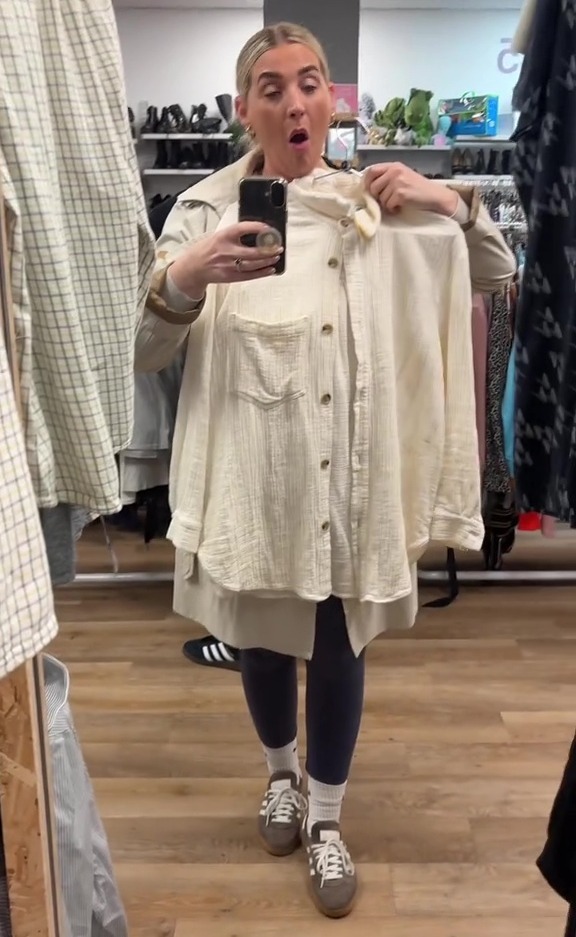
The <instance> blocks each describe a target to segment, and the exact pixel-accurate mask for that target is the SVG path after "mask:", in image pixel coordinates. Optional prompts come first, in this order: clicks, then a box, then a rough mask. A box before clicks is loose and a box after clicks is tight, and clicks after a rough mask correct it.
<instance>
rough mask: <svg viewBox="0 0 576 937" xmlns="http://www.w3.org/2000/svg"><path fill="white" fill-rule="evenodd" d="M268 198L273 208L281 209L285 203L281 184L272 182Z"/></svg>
mask: <svg viewBox="0 0 576 937" xmlns="http://www.w3.org/2000/svg"><path fill="white" fill-rule="evenodd" d="M270 198H271V201H272V204H273V206H274V208H283V207H284V203H285V194H284V186H283V185H282V183H281V182H273V183H272V186H271V188H270Z"/></svg>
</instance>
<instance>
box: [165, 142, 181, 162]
mask: <svg viewBox="0 0 576 937" xmlns="http://www.w3.org/2000/svg"><path fill="white" fill-rule="evenodd" d="M181 149H182V148H181V146H180V141H179V140H170V142H169V143H168V169H179V168H180V163H181V161H182V156H181Z"/></svg>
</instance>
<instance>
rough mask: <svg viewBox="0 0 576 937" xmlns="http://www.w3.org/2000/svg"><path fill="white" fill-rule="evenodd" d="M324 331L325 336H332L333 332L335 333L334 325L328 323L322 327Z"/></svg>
mask: <svg viewBox="0 0 576 937" xmlns="http://www.w3.org/2000/svg"><path fill="white" fill-rule="evenodd" d="M322 331H323V333H324V335H332V332H333V331H334V326H333V325H330V324H329V323H328V322H327V323H326V325H323V326H322Z"/></svg>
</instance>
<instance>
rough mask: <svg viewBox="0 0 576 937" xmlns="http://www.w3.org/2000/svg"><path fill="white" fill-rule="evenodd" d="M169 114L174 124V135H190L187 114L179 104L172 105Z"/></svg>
mask: <svg viewBox="0 0 576 937" xmlns="http://www.w3.org/2000/svg"><path fill="white" fill-rule="evenodd" d="M168 113H169V114H170V117H171V119H172V123H173V124H174V133H189V132H190V124H189V123H188V120H187V118H186V114H185V113H184V111H183V110H182V108H181V107H180V105H179V104H172V105H171V106H170V107H169V108H168Z"/></svg>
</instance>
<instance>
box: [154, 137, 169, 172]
mask: <svg viewBox="0 0 576 937" xmlns="http://www.w3.org/2000/svg"><path fill="white" fill-rule="evenodd" d="M154 169H168V146H167V143H166V140H158V142H157V144H156V162H155V163H154Z"/></svg>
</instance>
